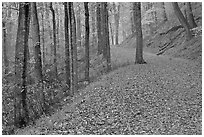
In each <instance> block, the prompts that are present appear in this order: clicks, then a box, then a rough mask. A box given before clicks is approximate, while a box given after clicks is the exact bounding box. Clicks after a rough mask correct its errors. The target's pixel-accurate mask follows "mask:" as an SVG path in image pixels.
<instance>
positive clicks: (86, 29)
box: [84, 2, 89, 83]
mask: <svg viewBox="0 0 204 137" xmlns="http://www.w3.org/2000/svg"><path fill="white" fill-rule="evenodd" d="M84 9H85V58H86V59H85V64H86V65H85V80H86V81H87V82H88V83H89V8H88V2H84Z"/></svg>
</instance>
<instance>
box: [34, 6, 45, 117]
mask: <svg viewBox="0 0 204 137" xmlns="http://www.w3.org/2000/svg"><path fill="white" fill-rule="evenodd" d="M31 13H32V19H31V20H32V32H33V33H32V37H33V38H32V40H33V44H34V45H33V47H34V59H35V70H34V71H35V83H36V84H37V87H38V88H39V89H38V90H37V100H38V110H37V112H38V114H39V116H40V115H42V113H43V111H44V103H45V101H44V100H45V99H44V93H43V75H42V60H41V48H40V27H39V21H38V15H37V13H38V12H37V7H36V3H35V2H32V3H31Z"/></svg>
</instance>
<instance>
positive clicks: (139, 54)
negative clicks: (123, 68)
mask: <svg viewBox="0 0 204 137" xmlns="http://www.w3.org/2000/svg"><path fill="white" fill-rule="evenodd" d="M133 14H134V16H135V18H134V19H135V27H136V57H135V64H144V63H146V62H145V61H144V59H143V36H142V25H141V3H140V2H133Z"/></svg>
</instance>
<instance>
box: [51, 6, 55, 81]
mask: <svg viewBox="0 0 204 137" xmlns="http://www.w3.org/2000/svg"><path fill="white" fill-rule="evenodd" d="M50 10H51V12H52V25H53V42H54V45H53V51H54V75H55V78H56V79H57V50H56V48H57V37H56V22H55V20H56V18H55V11H54V9H53V7H52V2H50Z"/></svg>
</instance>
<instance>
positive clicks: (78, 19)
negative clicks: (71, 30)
mask: <svg viewBox="0 0 204 137" xmlns="http://www.w3.org/2000/svg"><path fill="white" fill-rule="evenodd" d="M80 15H81V9H80V6H79V5H78V9H77V45H78V46H79V47H81V16H80Z"/></svg>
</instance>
